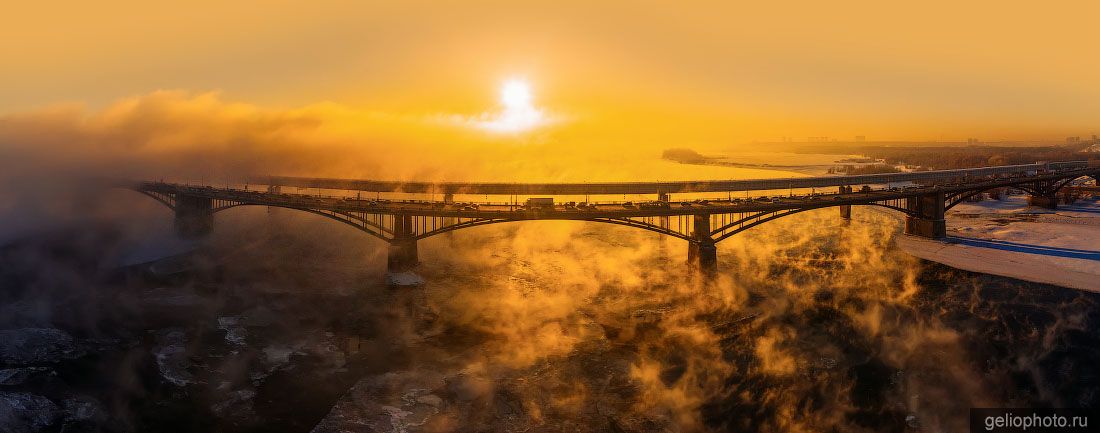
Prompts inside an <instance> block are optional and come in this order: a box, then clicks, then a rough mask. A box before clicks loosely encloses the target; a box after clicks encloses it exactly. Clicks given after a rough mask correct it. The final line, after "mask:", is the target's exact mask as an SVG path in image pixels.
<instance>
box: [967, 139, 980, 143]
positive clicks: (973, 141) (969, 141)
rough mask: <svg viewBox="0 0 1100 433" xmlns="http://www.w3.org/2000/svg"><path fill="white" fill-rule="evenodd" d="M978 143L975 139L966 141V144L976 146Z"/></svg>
mask: <svg viewBox="0 0 1100 433" xmlns="http://www.w3.org/2000/svg"><path fill="white" fill-rule="evenodd" d="M978 143H981V141H979V140H978V139H977V138H967V139H966V144H978Z"/></svg>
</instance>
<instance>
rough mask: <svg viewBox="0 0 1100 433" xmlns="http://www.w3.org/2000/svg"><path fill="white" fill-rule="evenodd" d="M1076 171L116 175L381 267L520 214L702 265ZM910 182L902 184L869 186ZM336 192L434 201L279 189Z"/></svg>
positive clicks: (202, 227)
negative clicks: (803, 218)
mask: <svg viewBox="0 0 1100 433" xmlns="http://www.w3.org/2000/svg"><path fill="white" fill-rule="evenodd" d="M1081 177H1092V178H1094V179H1096V178H1098V177H1100V166H1094V165H1090V164H1088V163H1086V162H1084V161H1073V162H1056V163H1037V164H1027V165H1014V166H999V167H984V168H977V169H964V170H942V171H926V172H918V173H896V174H876V175H864V176H825V177H806V178H787V179H752V180H725V181H687V182H646V183H640V182H621V183H618V182H616V183H607V182H604V183H538V184H526V183H456V182H450V183H431V182H393V181H371V180H354V179H321V178H292V177H262V178H255V177H254V178H252V179H250V182H254V183H259V184H261V185H263V186H266V188H264V189H263V190H260V191H257V190H251V189H248V188H245V189H234V188H228V187H227V188H215V187H211V186H193V185H183V184H177V183H166V182H125V183H123V184H122V186H123V187H126V188H129V189H132V190H135V191H137V192H140V193H142V194H145V195H147V196H149V197H152V198H153V199H156V200H157V201H158V202H160V203H162V204H164V205H166V206H168V207H170V208H171V209H172V210H173V211H174V212H175V216H176V228H177V231H178V232H179V234H180V235H181V236H184V237H201V236H204V235H206V234H208V233H209V232H210V231H211V230H212V229H213V215H214V213H216V212H218V211H221V210H225V209H229V208H233V207H237V206H248V205H257V206H271V207H282V208H289V209H296V210H301V211H305V212H310V213H314V214H317V215H321V216H325V217H327V218H331V219H334V220H337V221H340V222H342V223H345V224H348V225H351V226H353V227H355V228H357V229H359V230H362V231H364V232H366V233H367V234H369V235H372V236H374V237H377V238H379V239H382V240H385V241H386V242H388V243H389V244H390V251H389V260H388V266H389V268H390V269H391V270H407V269H409V268H411V267H413V266H415V265H416V263H417V261H418V257H417V256H418V255H417V241H418V240H420V239H424V238H427V237H430V236H434V235H437V234H441V233H446V232H450V231H454V230H459V229H463V228H469V227H476V226H481V225H487V224H498V223H505V222H514V221H528V220H580V221H593V222H601V223H608V224H617V225H623V226H629V227H635V228H641V229H645V230H650V231H653V232H657V233H661V234H664V235H668V236H673V237H676V238H679V239H683V240H685V241H687V242H688V259H689V262H690V263H692V264H693V265H695V266H696V267H698V268H699V269H700V270H703V271H706V272H712V271H714V270H715V269H716V267H717V256H716V247H715V244H716V243H717V242H720V241H722V240H724V239H726V238H728V237H730V236H733V235H735V234H737V233H740V232H742V231H744V230H747V229H750V228H752V227H755V226H757V225H760V224H763V223H766V222H769V221H773V220H775V219H778V218H782V217H784V216H788V215H793V214H796V213H800V212H804V211H808V210H813V209H820V208H825V207H837V208H839V209H840V215H841V217H842V218H850V217H851V207H852V206H853V205H870V206H881V207H886V208H889V209H893V210H896V211H898V212H901V213H903V214H904V215H905V216H906V223H905V232H906V233H907V234H912V235H917V236H924V237H929V238H940V237H943V236H945V235H946V223H945V220H944V214H945V212H946V211H947V210H948V209H950V208H951V207H953V206H955V205H957V204H958V203H960V202H962V201H963V200H965V199H967V198H969V197H971V196H974V195H976V194H979V193H981V192H983V191H989V190H996V189H999V188H1005V187H1011V188H1016V189H1020V190H1023V191H1026V192H1027V193H1028V194H1029V204H1031V205H1034V206H1042V207H1048V208H1054V207H1056V206H1057V202H1058V199H1057V193H1058V191H1059V190H1061V189H1062V188H1063V187H1065V186H1066V185H1069V184H1070V183H1071V182H1072V181H1073V180H1075V179H1078V178H1081ZM901 182H915V184H911V185H909V186H906V187H904V188H898V187H886V188H872V187H871V186H872V185H890V184H894V183H901ZM288 186H289V187H299V188H302V187H308V188H324V189H333V190H346V191H371V192H399V193H434V194H442V195H443V198H444V199H443V200H442V201H434V200H433V201H427V200H392V199H363V198H359V197H336V196H320V195H307V194H289V193H284V192H282V189H281V188H282V187H288ZM830 186H833V187H837V189H836V191H835V192H829V193H825V194H816V193H815V194H809V195H801V196H789V197H770V198H769V197H757V198H754V199H749V198H745V199H740V198H736V199H734V198H725V199H718V200H693V201H683V202H675V201H671V200H670V198H671V197H670V195H671V194H682V193H699V192H728V191H767V190H779V189H788V188H791V189H793V188H823V187H830ZM454 194H477V195H545V196H555V195H557V196H563V195H587V194H592V195H603V194H655V195H656V196H655V197H654V198H655V199H656V200H653V201H647V202H640V203H632V202H616V203H594V204H589V203H580V204H577V203H573V202H559V201H555V202H553V203H549V202H548V200H546V201H542V202H530V203H527V204H521V203H479V204H474V203H455V202H453V195H454Z"/></svg>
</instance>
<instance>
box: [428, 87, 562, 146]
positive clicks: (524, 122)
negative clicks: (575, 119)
mask: <svg viewBox="0 0 1100 433" xmlns="http://www.w3.org/2000/svg"><path fill="white" fill-rule="evenodd" d="M500 104H501V107H500V110H499V111H496V112H485V113H481V114H479V115H477V116H472V117H469V116H461V115H451V116H447V117H446V118H447V119H449V120H450V121H451V122H453V123H458V124H461V125H464V126H469V127H473V128H476V129H480V130H483V131H489V132H494V133H520V132H527V131H531V130H534V129H536V128H539V127H543V126H546V125H549V124H551V123H553V120H554V119H553V118H552V117H551V116H549V115H547V114H546V113H545V112H544V111H543V110H542V109H540V108H538V107H536V106H535V104H534V102H533V97H532V94H531V86H530V85H529V84H528V83H527V81H525V80H523V79H520V78H513V79H509V80H507V81H505V82H504V84H503V85H501V88H500Z"/></svg>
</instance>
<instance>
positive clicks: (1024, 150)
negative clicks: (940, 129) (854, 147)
mask: <svg viewBox="0 0 1100 433" xmlns="http://www.w3.org/2000/svg"><path fill="white" fill-rule="evenodd" d="M868 152H869V154H868V156H870V157H872V158H881V159H883V160H884V161H886V163H888V164H908V165H919V166H921V167H926V168H929V169H933V170H945V169H953V168H973V167H986V166H993V165H1016V164H1031V163H1034V162H1036V161H1067V160H1079V159H1088V156H1089V155H1087V154H1083V153H1081V152H1077V151H1073V150H1070V149H1066V148H1062V147H1054V146H1049V147H993V146H974V147H922V148H878V149H869V150H868Z"/></svg>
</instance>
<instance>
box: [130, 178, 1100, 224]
mask: <svg viewBox="0 0 1100 433" xmlns="http://www.w3.org/2000/svg"><path fill="white" fill-rule="evenodd" d="M1098 173H1100V168H1086V169H1077V170H1064V171H1059V172H1054V173H1049V174H1041V175H1035V176H1028V177H1027V178H1026V179H1021V178H1003V179H994V180H986V181H982V182H968V183H959V184H946V185H935V186H912V187H906V188H904V189H902V188H889V189H877V190H871V191H855V192H851V193H844V194H840V193H831V194H815V195H802V196H790V197H773V198H767V199H766V200H761V199H755V200H754V199H718V200H702V201H700V200H695V201H687V202H677V201H673V202H671V203H662V202H656V201H651V202H643V203H637V204H634V203H629V202H613V203H593V204H588V205H586V206H567V205H566V204H564V203H555V204H554V206H553V207H549V206H547V207H538V208H527V207H525V206H522V205H520V204H502V203H484V204H480V203H479V204H476V205H475V204H473V203H444V202H441V201H425V200H385V199H381V200H370V199H356V198H350V197H332V196H318V195H307V194H290V193H274V192H266V191H252V190H244V189H227V188H214V187H209V186H206V187H203V186H189V185H180V184H172V183H160V182H143V183H141V184H140V186H139V187H138V189H140V190H144V191H151V192H159V193H169V194H182V195H187V196H195V197H205V198H210V199H215V200H224V201H231V202H238V203H240V204H252V205H265V206H280V207H291V208H308V209H320V210H330V211H343V212H363V213H379V214H406V215H421V216H441V217H459V218H509V219H591V218H623V217H647V216H675V215H706V214H719V213H738V212H746V213H747V212H762V211H781V210H787V209H807V208H819V207H830V206H839V205H859V204H868V203H873V202H883V201H889V200H897V199H905V198H908V197H914V196H919V195H924V194H930V193H936V192H944V193H952V192H961V191H973V190H982V189H989V188H996V187H1002V186H1013V185H1015V184H1019V183H1021V182H1022V181H1028V182H1034V181H1044V180H1056V179H1064V178H1066V177H1067V176H1072V175H1075V174H1079V175H1081V176H1085V175H1096V174H1098ZM630 193H631V194H634V193H638V192H636V191H631V192H630Z"/></svg>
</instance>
